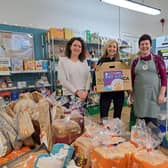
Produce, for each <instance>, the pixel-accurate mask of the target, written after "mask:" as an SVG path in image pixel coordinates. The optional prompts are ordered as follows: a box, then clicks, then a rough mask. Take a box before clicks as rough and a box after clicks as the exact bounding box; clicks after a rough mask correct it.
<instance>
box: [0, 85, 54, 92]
mask: <svg viewBox="0 0 168 168" xmlns="http://www.w3.org/2000/svg"><path fill="white" fill-rule="evenodd" d="M42 87H51V85H50V84H44V85H41V86H35V85H30V86H27V87H9V88H0V92H4V91H13V90H24V89H36V88H42Z"/></svg>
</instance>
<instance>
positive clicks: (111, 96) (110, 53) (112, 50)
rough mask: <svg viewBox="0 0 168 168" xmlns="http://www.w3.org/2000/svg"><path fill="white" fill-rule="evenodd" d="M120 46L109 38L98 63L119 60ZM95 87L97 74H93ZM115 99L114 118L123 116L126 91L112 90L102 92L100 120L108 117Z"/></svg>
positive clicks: (94, 86) (94, 85)
mask: <svg viewBox="0 0 168 168" xmlns="http://www.w3.org/2000/svg"><path fill="white" fill-rule="evenodd" d="M119 57H120V56H119V47H118V42H117V41H115V40H108V41H107V42H106V44H105V46H104V49H103V56H102V57H101V58H100V60H99V61H98V63H97V65H100V64H103V63H104V62H114V61H119V59H120V58H119ZM93 88H94V90H95V91H96V80H95V74H94V76H93ZM112 100H113V104H114V113H113V117H114V118H121V112H122V107H123V104H124V91H112V92H102V93H100V122H101V123H102V120H103V119H105V118H107V117H108V112H109V109H110V104H111V102H112Z"/></svg>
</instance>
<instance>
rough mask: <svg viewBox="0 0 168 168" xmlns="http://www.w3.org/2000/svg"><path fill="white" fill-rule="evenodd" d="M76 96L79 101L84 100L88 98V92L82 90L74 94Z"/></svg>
mask: <svg viewBox="0 0 168 168" xmlns="http://www.w3.org/2000/svg"><path fill="white" fill-rule="evenodd" d="M76 95H77V96H78V97H79V98H80V99H81V100H83V101H84V100H85V99H86V98H87V96H88V91H83V90H78V91H77V92H76Z"/></svg>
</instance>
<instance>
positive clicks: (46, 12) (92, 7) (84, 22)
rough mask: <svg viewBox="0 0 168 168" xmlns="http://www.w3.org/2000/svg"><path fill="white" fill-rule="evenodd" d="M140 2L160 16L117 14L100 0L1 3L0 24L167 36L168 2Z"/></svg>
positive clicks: (123, 11) (124, 11)
mask: <svg viewBox="0 0 168 168" xmlns="http://www.w3.org/2000/svg"><path fill="white" fill-rule="evenodd" d="M137 1H138V0H137ZM139 1H141V0H139ZM143 3H145V4H147V5H151V6H154V7H157V8H160V9H162V13H161V15H158V16H151V15H146V14H142V13H138V12H134V11H130V10H127V9H123V8H120V14H119V8H118V7H116V6H112V5H108V4H104V3H102V2H100V0H48V1H46V0H35V1H34V0H29V1H27V0H15V1H11V0H1V5H0V23H2V24H10V25H19V26H26V27H35V28H41V29H48V28H49V27H60V28H63V27H69V28H73V29H75V30H79V31H83V30H88V29H89V30H91V31H92V32H99V34H100V35H101V36H106V37H113V38H118V37H119V36H122V35H124V34H130V35H132V36H135V37H139V36H140V35H141V34H143V33H150V34H151V35H152V36H153V37H158V36H163V35H167V34H168V29H167V25H168V24H167V22H168V21H167V16H168V10H167V5H168V1H165V0H159V2H158V0H145V1H143ZM163 17H164V18H165V19H166V22H165V26H164V32H162V27H161V23H160V19H161V18H163Z"/></svg>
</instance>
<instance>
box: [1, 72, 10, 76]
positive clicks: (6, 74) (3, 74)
mask: <svg viewBox="0 0 168 168" xmlns="http://www.w3.org/2000/svg"><path fill="white" fill-rule="evenodd" d="M0 76H10V71H0Z"/></svg>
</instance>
